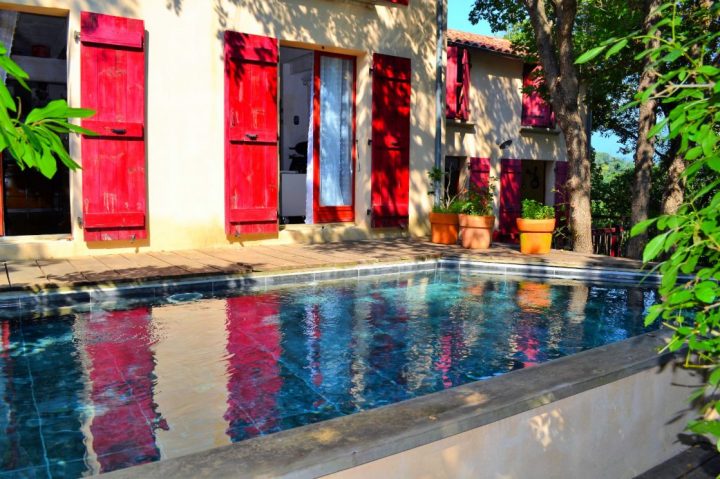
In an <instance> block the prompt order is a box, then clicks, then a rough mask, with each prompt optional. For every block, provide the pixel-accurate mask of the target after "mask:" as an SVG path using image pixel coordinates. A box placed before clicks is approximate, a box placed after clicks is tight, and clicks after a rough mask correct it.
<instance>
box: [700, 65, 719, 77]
mask: <svg viewBox="0 0 720 479" xmlns="http://www.w3.org/2000/svg"><path fill="white" fill-rule="evenodd" d="M697 71H698V73H702V74H704V75H710V76H717V75H720V68H716V67H714V66H711V65H703V66H701V67H700V68H698V69H697Z"/></svg>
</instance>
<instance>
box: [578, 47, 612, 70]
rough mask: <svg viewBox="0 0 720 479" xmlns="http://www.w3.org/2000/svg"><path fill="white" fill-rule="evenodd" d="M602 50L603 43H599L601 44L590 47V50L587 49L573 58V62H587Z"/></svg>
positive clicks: (603, 48)
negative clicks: (576, 57)
mask: <svg viewBox="0 0 720 479" xmlns="http://www.w3.org/2000/svg"><path fill="white" fill-rule="evenodd" d="M603 50H605V45H601V46H599V47H595V48H591V49H590V50H588V51H586V52H585V53H583V54H582V55H580V56H579V57H578V59H577V60H575V64H576V65H580V64H583V63H587V62H589V61H590V60H592V59H593V58H595V57H596V56H598V55H600V53H602V51H603Z"/></svg>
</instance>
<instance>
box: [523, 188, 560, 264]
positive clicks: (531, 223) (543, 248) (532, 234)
mask: <svg viewBox="0 0 720 479" xmlns="http://www.w3.org/2000/svg"><path fill="white" fill-rule="evenodd" d="M516 222H517V227H518V230H519V231H520V252H521V253H524V254H546V253H549V252H550V245H551V244H552V234H553V230H554V229H555V208H553V207H552V206H545V205H543V204H542V203H540V202H539V201H535V200H530V199H526V200H523V202H522V217H521V218H517V220H516Z"/></svg>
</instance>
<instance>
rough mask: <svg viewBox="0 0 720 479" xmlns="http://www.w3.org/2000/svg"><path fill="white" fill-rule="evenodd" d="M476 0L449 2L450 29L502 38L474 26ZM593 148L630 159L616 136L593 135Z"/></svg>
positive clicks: (486, 27)
mask: <svg viewBox="0 0 720 479" xmlns="http://www.w3.org/2000/svg"><path fill="white" fill-rule="evenodd" d="M474 3H475V0H448V28H452V29H453V30H463V31H466V32H472V33H481V34H483V35H494V36H502V35H500V34H494V33H493V32H492V31H491V30H490V25H488V24H487V22H485V21H481V22H480V23H478V24H477V25H473V24H472V23H470V20H468V14H469V13H470V10H471V9H472V6H473V4H474ZM592 146H593V148H595V150H597V151H604V152H606V153H610V154H611V155H612V156H616V157H619V158H625V159H627V160H629V159H630V157H629V156H627V155H622V154H621V153H620V144H619V143H618V141H617V137H615V136H614V135H611V136H607V137H606V136H603V135H601V134H599V133H593V135H592Z"/></svg>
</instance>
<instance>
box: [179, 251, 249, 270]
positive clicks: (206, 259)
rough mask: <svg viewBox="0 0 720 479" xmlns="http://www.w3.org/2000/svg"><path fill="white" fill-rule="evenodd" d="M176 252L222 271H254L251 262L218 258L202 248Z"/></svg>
mask: <svg viewBox="0 0 720 479" xmlns="http://www.w3.org/2000/svg"><path fill="white" fill-rule="evenodd" d="M174 253H175V254H177V255H178V256H182V257H183V258H187V259H190V260H193V261H196V262H198V263H202V264H204V265H206V266H209V267H212V268H214V269H215V270H217V271H218V272H222V273H247V272H249V271H252V267H251V266H250V265H249V264H246V263H239V262H233V261H228V260H225V259H222V258H216V257H215V256H211V255H209V254H207V253H205V252H203V251H202V250H194V249H193V250H182V251H175V252H174Z"/></svg>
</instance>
